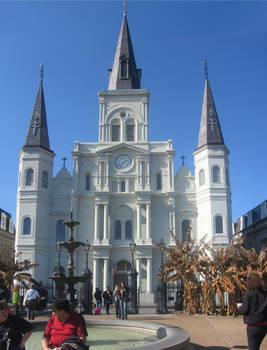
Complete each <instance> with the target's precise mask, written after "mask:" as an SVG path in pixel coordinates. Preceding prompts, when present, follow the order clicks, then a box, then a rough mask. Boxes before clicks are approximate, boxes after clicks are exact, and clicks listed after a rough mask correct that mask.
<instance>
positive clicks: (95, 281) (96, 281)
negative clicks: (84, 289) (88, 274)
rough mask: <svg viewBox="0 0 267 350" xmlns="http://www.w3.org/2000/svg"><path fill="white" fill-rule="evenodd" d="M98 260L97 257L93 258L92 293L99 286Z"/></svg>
mask: <svg viewBox="0 0 267 350" xmlns="http://www.w3.org/2000/svg"><path fill="white" fill-rule="evenodd" d="M98 274H99V261H98V259H94V260H93V293H94V292H95V289H96V287H99V285H98V284H99V275H98Z"/></svg>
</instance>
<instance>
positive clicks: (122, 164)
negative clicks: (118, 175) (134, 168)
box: [115, 156, 131, 170]
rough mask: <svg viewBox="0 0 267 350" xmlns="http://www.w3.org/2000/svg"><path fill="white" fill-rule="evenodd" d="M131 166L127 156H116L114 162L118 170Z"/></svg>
mask: <svg viewBox="0 0 267 350" xmlns="http://www.w3.org/2000/svg"><path fill="white" fill-rule="evenodd" d="M130 165H131V159H130V158H129V157H128V156H118V157H117V158H116V160H115V166H116V168H117V169H119V170H125V169H128V168H129V167H130Z"/></svg>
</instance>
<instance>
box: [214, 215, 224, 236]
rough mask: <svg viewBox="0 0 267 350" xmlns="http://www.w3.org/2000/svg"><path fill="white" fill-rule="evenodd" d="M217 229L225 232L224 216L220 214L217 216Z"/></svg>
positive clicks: (217, 231) (218, 231) (219, 231)
mask: <svg viewBox="0 0 267 350" xmlns="http://www.w3.org/2000/svg"><path fill="white" fill-rule="evenodd" d="M215 229H216V231H215V232H216V233H223V218H222V217H221V216H220V215H217V216H216V218H215Z"/></svg>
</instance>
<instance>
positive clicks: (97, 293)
mask: <svg viewBox="0 0 267 350" xmlns="http://www.w3.org/2000/svg"><path fill="white" fill-rule="evenodd" d="M94 298H95V314H96V315H100V313H101V307H102V292H101V290H100V289H99V288H96V289H95V293H94Z"/></svg>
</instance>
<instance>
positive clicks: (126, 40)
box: [108, 0, 141, 90]
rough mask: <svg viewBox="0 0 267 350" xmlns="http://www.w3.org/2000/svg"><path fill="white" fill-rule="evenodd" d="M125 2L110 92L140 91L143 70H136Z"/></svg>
mask: <svg viewBox="0 0 267 350" xmlns="http://www.w3.org/2000/svg"><path fill="white" fill-rule="evenodd" d="M126 7H127V2H126V0H124V11H123V20H122V25H121V30H120V35H119V39H118V44H117V49H116V53H115V58H114V63H113V67H112V69H110V70H109V85H108V89H109V90H120V89H140V86H141V82H140V80H141V69H137V68H136V63H135V57H134V51H133V45H132V40H131V35H130V31H129V27H128V21H127V15H126Z"/></svg>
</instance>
